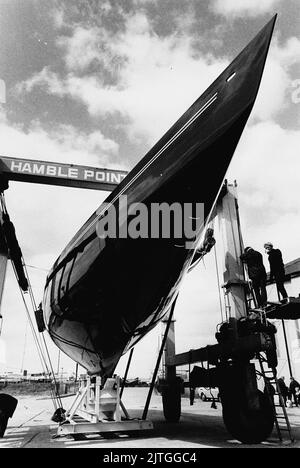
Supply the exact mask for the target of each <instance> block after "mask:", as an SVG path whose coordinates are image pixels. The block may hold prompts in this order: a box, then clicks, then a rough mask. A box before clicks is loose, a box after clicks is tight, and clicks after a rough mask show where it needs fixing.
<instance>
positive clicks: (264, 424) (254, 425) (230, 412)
mask: <svg viewBox="0 0 300 468" xmlns="http://www.w3.org/2000/svg"><path fill="white" fill-rule="evenodd" d="M258 398H259V409H257V410H253V409H249V408H247V407H246V405H239V406H237V405H236V404H235V403H234V402H232V403H231V405H229V404H224V403H223V421H224V424H225V426H226V429H227V430H228V432H230V434H231V435H232V436H233V437H235V438H236V439H238V440H239V441H241V442H242V443H244V444H259V443H260V442H263V441H264V440H266V439H267V438H268V437H269V436H270V435H271V433H272V430H273V426H274V422H275V419H274V412H273V408H272V404H271V402H270V400H269V398H268V396H267V395H266V394H265V393H263V392H261V391H259V390H258Z"/></svg>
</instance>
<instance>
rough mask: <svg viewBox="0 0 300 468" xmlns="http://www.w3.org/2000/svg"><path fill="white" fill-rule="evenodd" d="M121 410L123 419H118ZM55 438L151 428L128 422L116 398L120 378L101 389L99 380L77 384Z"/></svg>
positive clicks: (140, 422)
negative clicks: (76, 391)
mask: <svg viewBox="0 0 300 468" xmlns="http://www.w3.org/2000/svg"><path fill="white" fill-rule="evenodd" d="M121 411H123V413H124V415H125V417H122V416H121ZM65 417H66V419H65V421H64V422H63V423H61V424H60V426H59V427H58V430H57V436H65V435H68V434H87V433H102V432H103V433H105V432H121V431H122V432H128V431H142V430H143V431H144V430H150V429H153V424H152V422H151V421H148V420H141V419H133V418H132V419H131V418H129V415H128V412H127V411H126V409H125V407H124V405H123V403H122V401H121V399H120V378H119V377H118V376H117V377H115V378H108V379H107V380H106V382H105V385H104V387H103V388H101V378H100V377H95V378H90V377H88V379H87V380H83V381H81V386H80V388H79V391H78V393H77V395H76V397H75V400H74V401H73V403H72V405H71V407H70V409H69V410H68V411H67V412H66V415H65Z"/></svg>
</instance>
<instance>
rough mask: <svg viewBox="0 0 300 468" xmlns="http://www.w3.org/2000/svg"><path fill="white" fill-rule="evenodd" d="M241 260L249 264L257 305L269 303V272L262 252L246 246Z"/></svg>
mask: <svg viewBox="0 0 300 468" xmlns="http://www.w3.org/2000/svg"><path fill="white" fill-rule="evenodd" d="M241 260H242V262H244V263H246V265H247V268H248V275H249V278H250V280H251V281H252V287H253V290H254V293H255V297H256V302H257V305H258V307H263V306H264V305H266V303H267V290H266V282H267V273H266V270H265V267H264V263H263V257H262V254H261V253H259V252H257V251H256V250H254V249H252V247H246V248H245V251H244V253H243V254H242V255H241Z"/></svg>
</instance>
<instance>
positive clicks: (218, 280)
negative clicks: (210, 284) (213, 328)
mask: <svg viewBox="0 0 300 468" xmlns="http://www.w3.org/2000/svg"><path fill="white" fill-rule="evenodd" d="M214 254H215V265H216V273H217V285H218V295H219V304H220V312H221V320H222V322H223V321H224V316H223V306H222V297H221V285H220V276H219V268H218V260H217V250H216V244H215V245H214Z"/></svg>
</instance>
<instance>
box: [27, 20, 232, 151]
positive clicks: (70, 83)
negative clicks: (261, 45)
mask: <svg viewBox="0 0 300 468" xmlns="http://www.w3.org/2000/svg"><path fill="white" fill-rule="evenodd" d="M88 37H90V38H91V36H89V35H87V34H85V35H82V30H80V31H79V30H78V29H75V30H74V34H73V36H72V37H71V38H68V39H63V40H61V39H60V44H64V47H65V60H66V65H67V68H68V70H69V71H68V73H67V75H66V76H64V77H60V76H58V75H57V74H56V73H54V72H52V71H51V70H50V69H48V68H44V69H43V70H42V71H41V72H39V73H38V74H36V75H34V76H33V77H31V78H29V79H28V80H27V81H25V82H23V83H22V84H20V85H19V88H18V89H19V92H21V91H22V90H27V91H31V90H33V89H34V88H35V87H36V86H40V87H44V88H45V89H46V90H47V92H49V93H52V94H56V95H59V96H64V95H68V96H71V97H73V98H74V99H77V100H79V101H80V102H82V103H83V104H84V105H85V106H86V107H87V108H88V111H89V112H90V114H91V115H94V116H98V115H100V116H105V115H106V114H116V113H117V114H118V115H120V116H122V117H123V118H124V122H125V123H126V126H127V129H128V131H129V134H130V136H131V137H133V138H135V137H137V136H144V137H148V138H149V141H150V142H151V143H153V142H154V141H155V140H156V139H157V138H159V137H160V136H161V135H162V134H163V132H165V131H166V130H167V129H168V128H169V127H170V125H172V124H173V123H174V122H175V121H176V120H177V118H179V117H180V115H181V114H182V113H183V112H184V111H185V110H186V109H187V108H188V107H189V105H191V104H192V102H193V101H194V100H195V99H196V98H197V97H198V96H199V95H200V94H201V92H202V91H203V90H204V89H205V88H206V87H207V86H208V85H209V84H210V83H211V81H212V80H213V79H214V78H216V76H217V75H218V74H219V73H220V72H221V71H222V69H223V68H225V66H226V65H227V61H225V60H217V59H215V60H214V58H213V57H212V56H211V55H207V56H200V55H199V54H197V53H196V52H195V51H194V49H193V47H192V39H191V38H189V37H178V36H176V35H173V36H168V37H165V38H160V37H158V36H157V35H155V34H154V32H153V31H152V30H151V26H150V24H149V21H148V20H147V18H146V16H145V15H143V14H140V13H139V14H135V15H131V16H128V18H127V23H126V30H125V32H120V33H119V34H116V35H115V36H114V37H112V38H111V40H110V42H109V43H106V46H105V47H104V46H101V48H100V49H101V50H99V47H98V46H99V42H97V40H95V38H94V37H93V38H92V39H91V41H90V43H89V47H88V51H89V52H88V54H87V59H86V61H84V60H83V62H82V64H81V71H83V68H84V65H85V66H88V64H89V63H90V60H94V59H95V57H97V59H98V61H101V62H102V63H103V64H105V67H106V68H105V71H106V73H107V72H109V73H110V74H111V78H112V80H111V82H112V83H113V82H114V81H115V84H111V83H110V84H107V83H106V84H105V76H104V75H105V74H104V73H103V70H102V71H101V70H99V73H97V74H93V75H85V76H82V74H81V75H80V76H79V75H78V74H77V73H76V72H77V71H78V67H79V59H78V53H77V52H78V50H80V49H81V48H86V47H87V45H86V40H87V38H88ZM75 43H76V47H75V46H74V44H75ZM95 75H97V76H95Z"/></svg>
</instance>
